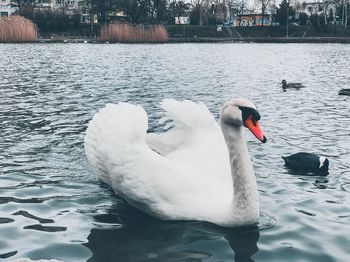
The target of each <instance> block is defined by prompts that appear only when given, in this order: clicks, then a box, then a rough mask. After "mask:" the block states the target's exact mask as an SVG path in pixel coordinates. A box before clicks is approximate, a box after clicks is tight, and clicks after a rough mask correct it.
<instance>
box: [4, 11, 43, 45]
mask: <svg viewBox="0 0 350 262" xmlns="http://www.w3.org/2000/svg"><path fill="white" fill-rule="evenodd" d="M37 38H38V30H37V27H36V25H35V24H34V23H32V22H31V21H30V20H28V19H26V18H24V17H22V16H10V17H0V43H24V42H34V41H36V40H37Z"/></svg>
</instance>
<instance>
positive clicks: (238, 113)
mask: <svg viewBox="0 0 350 262" xmlns="http://www.w3.org/2000/svg"><path fill="white" fill-rule="evenodd" d="M259 120H260V114H259V112H258V110H257V109H256V107H255V105H254V104H253V103H252V102H250V101H249V100H247V99H243V98H237V99H232V100H230V101H228V102H226V103H225V104H224V106H223V107H222V108H221V112H220V123H221V125H223V124H224V125H228V126H232V127H234V128H239V127H241V126H244V127H247V128H248V129H249V130H250V131H251V132H252V133H253V134H254V135H255V137H256V138H257V139H259V140H260V141H261V142H263V143H265V142H266V141H267V139H266V137H265V136H264V133H263V131H262V129H261V127H260V124H259Z"/></svg>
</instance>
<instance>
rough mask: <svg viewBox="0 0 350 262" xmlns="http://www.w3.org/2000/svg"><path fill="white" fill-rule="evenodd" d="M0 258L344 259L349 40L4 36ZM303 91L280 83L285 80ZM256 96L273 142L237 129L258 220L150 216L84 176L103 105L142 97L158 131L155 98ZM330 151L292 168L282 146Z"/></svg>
mask: <svg viewBox="0 0 350 262" xmlns="http://www.w3.org/2000/svg"><path fill="white" fill-rule="evenodd" d="M0 54H1V62H0V95H1V99H0V123H1V125H0V232H1V234H0V260H1V261H8V260H9V259H17V258H21V257H29V258H31V259H42V258H46V259H51V258H55V259H59V260H63V261H67V262H69V261H74V262H76V261H87V260H90V261H103V262H105V261H106V262H109V261H145V260H149V261H206V262H207V261H215V262H216V261H233V260H236V261H251V260H255V261H268V262H272V261H276V262H280V261H321V262H323V261H325V262H328V261H350V254H349V242H350V236H349V234H346V232H349V231H350V197H349V193H350V128H349V126H350V117H349V112H350V110H349V105H350V100H349V97H347V96H338V91H339V90H340V89H341V88H347V87H348V85H349V83H350V75H349V72H348V69H349V68H350V60H349V59H348V57H349V54H350V45H335V44H329V45H328V44H322V45H317V44H170V45H167V44H164V45H141V44H140V45H122V44H115V45H83V44H82V45H80V44H72V45H70V44H67V45H59V44H52V45H46V44H43V45H32V44H28V45H13V44H4V45H0ZM282 79H286V80H287V81H288V82H300V83H302V84H303V85H304V86H305V88H302V89H300V90H287V91H286V92H284V91H283V90H282V88H281V80H282ZM237 96H242V97H245V98H248V99H250V100H252V101H254V103H255V104H256V105H257V106H258V108H259V112H260V113H261V116H262V118H261V124H262V127H263V129H264V132H265V133H266V135H267V136H268V138H269V140H268V143H266V144H263V145H262V144H261V143H259V142H258V141H256V140H255V139H254V138H253V137H252V136H251V134H250V133H248V132H247V133H246V138H247V143H248V147H249V151H250V153H251V157H252V160H253V165H254V169H255V172H256V175H257V183H258V187H259V193H260V202H261V203H260V207H261V223H260V225H259V230H258V229H256V228H255V229H241V230H228V229H222V228H218V227H216V226H214V225H210V224H207V223H199V222H161V221H155V220H153V219H151V218H149V217H147V216H145V215H142V214H141V213H140V212H138V211H136V210H134V209H132V208H130V207H128V206H127V205H125V203H124V202H123V201H122V200H120V199H119V198H117V197H116V196H115V194H114V193H113V192H111V191H110V190H109V189H108V188H107V187H106V186H105V185H103V184H102V183H100V182H99V181H98V180H97V179H96V177H95V175H94V174H93V173H92V170H91V168H90V167H89V165H88V163H87V160H86V158H85V156H84V150H83V139H84V132H85V129H86V125H87V123H88V122H89V120H90V119H91V118H92V115H93V114H94V113H95V112H96V110H97V109H99V108H101V107H102V106H104V105H105V104H106V103H109V102H118V101H124V102H125V101H129V102H133V103H137V104H141V105H142V106H143V107H144V108H145V109H146V111H147V112H148V113H149V122H150V129H151V130H157V129H159V124H158V122H157V119H159V117H160V111H161V110H160V107H159V102H160V101H161V100H162V99H163V98H169V97H170V98H176V99H192V100H196V101H198V100H200V101H203V102H204V103H205V104H206V105H208V107H209V109H210V110H211V112H212V113H213V114H214V116H215V117H218V114H219V108H220V106H221V104H222V103H223V101H225V100H227V99H230V98H232V97H237ZM297 152H310V153H316V154H319V155H323V156H326V157H327V158H328V159H329V161H330V168H329V175H328V176H327V177H314V176H301V175H295V174H291V173H289V171H288V170H287V169H286V168H285V166H284V162H283V160H282V158H281V156H282V155H291V154H293V153H297Z"/></svg>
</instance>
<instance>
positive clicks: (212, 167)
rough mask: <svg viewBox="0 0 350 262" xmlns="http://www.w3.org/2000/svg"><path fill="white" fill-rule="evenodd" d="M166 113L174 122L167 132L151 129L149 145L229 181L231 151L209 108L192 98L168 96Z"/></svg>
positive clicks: (162, 104) (174, 158)
mask: <svg viewBox="0 0 350 262" xmlns="http://www.w3.org/2000/svg"><path fill="white" fill-rule="evenodd" d="M161 106H162V108H163V109H164V110H165V113H166V115H165V117H163V118H162V119H161V121H170V122H169V124H167V125H166V126H165V128H168V127H169V126H173V127H172V128H171V129H170V130H168V131H167V132H164V133H158V134H155V133H153V134H152V133H150V134H148V136H147V143H148V144H149V146H150V147H151V148H152V149H153V150H155V151H157V152H159V153H160V154H162V155H164V156H167V158H169V159H171V160H174V161H179V162H182V163H187V164H191V165H195V166H200V167H202V168H203V169H205V170H208V171H209V173H211V174H212V175H215V176H222V177H223V178H224V179H225V180H227V181H229V180H230V179H231V176H230V164H229V155H228V149H227V145H226V142H225V140H224V136H223V134H222V131H221V128H220V127H219V125H218V123H217V122H216V121H215V119H214V117H213V115H212V114H211V113H210V111H209V110H208V108H207V107H206V106H205V105H204V104H203V103H202V102H199V103H195V102H192V101H189V100H184V101H176V100H173V99H165V100H163V101H162V103H161Z"/></svg>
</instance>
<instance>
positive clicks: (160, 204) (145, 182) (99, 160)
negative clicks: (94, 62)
mask: <svg viewBox="0 0 350 262" xmlns="http://www.w3.org/2000/svg"><path fill="white" fill-rule="evenodd" d="M147 119H148V118H147V114H146V112H145V111H144V110H143V108H142V107H140V106H136V105H131V104H126V103H119V104H108V105H107V106H106V107H104V108H103V109H101V110H100V111H99V112H98V113H96V114H95V115H94V117H93V119H92V120H91V122H90V123H89V125H88V128H87V131H86V136H85V141H84V142H85V143H84V145H85V152H86V155H87V158H88V160H89V162H90V164H91V165H92V167H93V168H94V170H95V171H96V173H97V175H98V176H99V177H100V179H101V180H102V181H104V182H105V183H107V184H109V185H110V186H111V187H112V188H113V189H114V190H115V191H116V192H117V193H118V194H120V195H121V196H122V197H124V198H125V199H126V200H127V201H128V202H129V203H130V204H131V205H133V206H135V207H138V208H139V209H141V210H143V211H145V212H147V213H149V214H151V215H154V216H157V217H159V218H166V219H176V218H183V219H186V217H192V218H193V217H198V214H196V215H194V214H192V213H191V212H194V211H195V212H199V213H201V212H202V213H205V212H208V210H209V208H208V205H212V206H215V205H216V206H217V202H215V197H214V196H217V197H220V196H222V194H225V197H221V199H229V194H230V191H229V188H230V187H231V188H232V186H230V187H227V188H228V189H227V190H225V185H224V186H222V182H221V181H220V180H218V179H216V178H215V177H210V175H208V172H207V171H206V170H205V169H202V168H201V167H196V166H195V165H189V164H186V163H181V162H179V161H175V160H171V159H168V158H166V157H164V156H161V155H160V154H158V153H156V152H154V151H153V150H151V149H150V148H149V146H148V145H147V144H146V141H145V137H146V130H147V128H148V123H147ZM204 177H205V178H206V179H204ZM203 199H204V200H205V201H203ZM189 200H190V201H191V203H190V201H189ZM203 202H205V203H206V204H203ZM210 202H212V204H210ZM200 209H203V210H202V211H200ZM211 210H215V208H211ZM199 217H200V216H199Z"/></svg>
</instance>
